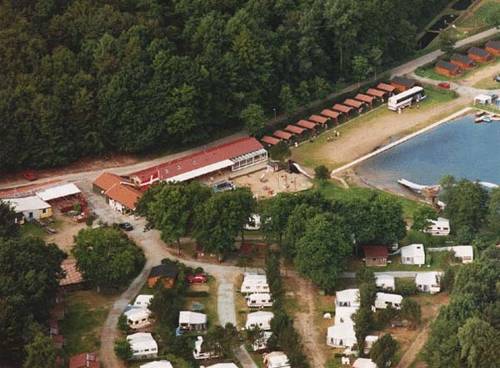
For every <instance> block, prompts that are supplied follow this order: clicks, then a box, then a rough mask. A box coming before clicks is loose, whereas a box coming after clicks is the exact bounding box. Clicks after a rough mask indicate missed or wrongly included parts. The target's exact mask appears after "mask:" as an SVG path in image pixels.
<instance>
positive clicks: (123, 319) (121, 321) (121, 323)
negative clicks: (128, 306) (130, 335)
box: [118, 314, 128, 334]
mask: <svg viewBox="0 0 500 368" xmlns="http://www.w3.org/2000/svg"><path fill="white" fill-rule="evenodd" d="M118 328H119V330H120V331H121V332H123V333H124V334H126V333H127V332H128V322H127V316H125V315H124V314H122V315H120V317H119V318H118Z"/></svg>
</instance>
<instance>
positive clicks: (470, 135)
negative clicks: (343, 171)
mask: <svg viewBox="0 0 500 368" xmlns="http://www.w3.org/2000/svg"><path fill="white" fill-rule="evenodd" d="M356 172H357V173H358V174H359V175H360V176H361V177H362V178H363V179H364V180H366V181H367V182H369V183H371V184H374V185H376V186H379V187H383V188H387V189H400V188H399V187H398V184H397V180H398V179H400V178H405V179H408V180H410V181H413V182H416V183H419V184H427V185H432V184H437V183H438V182H439V180H440V179H441V178H442V177H443V176H444V175H453V176H455V177H456V178H467V179H470V180H481V181H487V182H491V183H496V184H500V122H492V123H481V124H475V123H474V116H466V117H462V118H459V119H457V120H452V121H449V122H447V123H444V124H441V125H440V126H438V127H436V128H434V129H432V130H430V131H428V132H426V133H423V134H421V135H419V136H417V137H415V138H413V139H410V140H409V141H407V142H405V143H402V144H400V145H398V146H396V147H394V148H392V149H390V150H388V151H385V152H383V153H381V154H379V155H377V156H375V157H372V158H371V159H369V160H367V161H365V162H363V163H362V164H360V165H359V166H358V167H357V168H356Z"/></svg>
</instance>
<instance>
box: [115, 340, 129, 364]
mask: <svg viewBox="0 0 500 368" xmlns="http://www.w3.org/2000/svg"><path fill="white" fill-rule="evenodd" d="M115 353H116V356H117V357H118V358H120V359H121V360H124V361H127V360H129V359H131V358H132V349H131V348H130V344H129V342H128V341H127V340H125V339H120V340H117V341H115Z"/></svg>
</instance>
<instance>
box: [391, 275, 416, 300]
mask: <svg viewBox="0 0 500 368" xmlns="http://www.w3.org/2000/svg"><path fill="white" fill-rule="evenodd" d="M417 291H418V290H417V285H415V280H414V279H396V293H398V294H401V295H402V296H410V295H416V294H417Z"/></svg>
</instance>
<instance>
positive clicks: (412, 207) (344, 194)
mask: <svg viewBox="0 0 500 368" xmlns="http://www.w3.org/2000/svg"><path fill="white" fill-rule="evenodd" d="M316 188H317V189H318V190H319V191H320V192H321V193H322V194H323V195H324V196H325V197H326V198H329V199H332V200H336V199H365V200H366V199H369V198H371V196H373V195H374V194H380V195H382V196H384V197H387V198H392V199H394V200H396V201H397V202H399V203H401V206H402V207H403V212H404V216H405V218H411V217H412V216H413V213H414V212H415V211H416V210H417V209H418V208H420V207H423V206H425V204H423V203H420V202H416V201H413V200H411V199H407V198H403V197H400V196H397V195H395V194H391V193H387V192H384V191H382V190H378V189H371V188H361V187H351V188H349V189H345V188H342V187H340V186H338V185H335V184H334V183H333V182H331V181H328V182H326V183H323V184H322V185H317V186H316Z"/></svg>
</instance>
